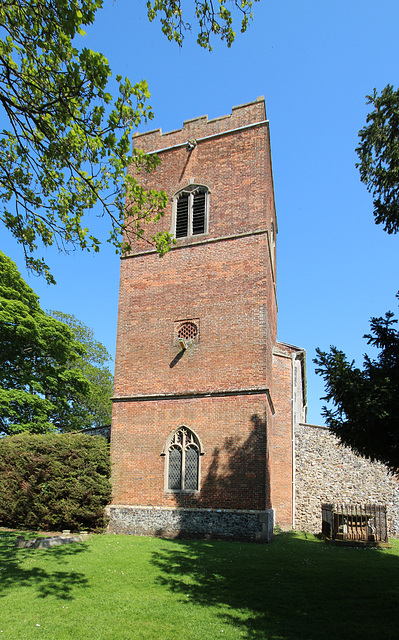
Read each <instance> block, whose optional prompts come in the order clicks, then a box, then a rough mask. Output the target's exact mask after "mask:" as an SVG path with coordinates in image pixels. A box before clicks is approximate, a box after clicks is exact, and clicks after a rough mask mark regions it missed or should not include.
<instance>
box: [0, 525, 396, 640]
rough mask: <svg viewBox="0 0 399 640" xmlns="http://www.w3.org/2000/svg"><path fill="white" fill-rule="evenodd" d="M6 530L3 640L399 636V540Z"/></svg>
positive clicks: (384, 639) (2, 544)
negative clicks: (245, 539) (42, 542)
mask: <svg viewBox="0 0 399 640" xmlns="http://www.w3.org/2000/svg"><path fill="white" fill-rule="evenodd" d="M15 536H16V534H14V533H6V532H2V533H0V562H1V564H0V640H3V639H4V640H5V639H10V640H11V639H12V640H25V639H26V640H30V639H31V638H43V639H46V640H49V639H56V640H64V639H65V640H133V639H134V640H136V639H137V640H172V639H173V640H186V639H187V640H205V639H206V640H213V639H214V638H223V639H230V640H232V639H236V638H248V639H261V638H262V639H265V640H285V639H287V640H311V639H317V640H323V639H324V638H325V639H327V638H328V640H335V639H342V638H345V639H347V638H356V640H368V639H374V638H375V639H377V638H378V640H390V639H394V640H398V638H399V540H396V541H394V542H393V544H394V546H393V548H392V549H387V550H375V549H356V548H337V547H333V546H329V545H326V544H325V543H323V542H321V541H320V540H318V539H316V538H314V537H313V536H311V535H305V534H292V533H291V534H290V533H287V534H279V535H277V536H276V537H275V539H274V540H273V542H272V543H270V544H269V545H256V544H249V543H238V542H220V541H205V540H196V541H192V540H191V541H184V540H161V539H156V538H139V537H133V536H110V535H98V536H92V537H90V538H89V540H87V541H86V542H83V543H79V544H71V545H65V546H62V547H54V548H51V549H43V550H39V549H37V550H34V549H16V548H15V546H14V539H15Z"/></svg>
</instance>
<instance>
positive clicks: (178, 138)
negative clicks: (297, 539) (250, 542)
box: [110, 98, 304, 540]
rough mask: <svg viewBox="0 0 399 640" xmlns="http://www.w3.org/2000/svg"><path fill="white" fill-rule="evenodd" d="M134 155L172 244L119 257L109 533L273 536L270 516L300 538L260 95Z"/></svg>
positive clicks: (289, 350) (289, 369) (293, 364)
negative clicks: (141, 156)
mask: <svg viewBox="0 0 399 640" xmlns="http://www.w3.org/2000/svg"><path fill="white" fill-rule="evenodd" d="M134 145H135V146H136V147H139V148H142V149H143V150H144V151H146V152H156V153H157V154H158V155H159V157H160V159H161V164H160V166H159V167H158V168H157V169H156V170H155V171H154V172H153V173H152V174H150V175H149V176H147V177H145V185H146V186H147V187H148V188H157V189H164V190H165V191H166V193H167V195H168V197H169V205H168V209H167V211H166V214H165V218H164V219H163V220H162V223H161V226H162V225H163V228H164V229H167V230H169V229H170V230H171V233H172V234H173V235H174V236H175V238H176V244H175V245H174V246H173V247H172V249H171V250H170V251H169V253H167V254H166V255H165V256H164V257H162V258H160V257H159V256H158V254H157V253H156V252H155V251H153V250H152V249H151V248H149V245H148V244H147V243H144V242H143V241H137V242H136V244H135V245H134V246H133V247H132V251H131V253H130V254H129V255H128V256H126V257H124V258H122V260H121V276H120V297H119V315H118V336H117V348H116V368H115V386H114V399H113V402H114V405H113V420H112V430H111V455H112V461H113V504H112V505H111V507H110V518H111V520H110V529H111V531H115V532H121V533H138V534H160V535H172V536H174V535H179V534H181V535H197V536H203V535H217V536H225V537H228V538H234V537H235V538H242V539H258V540H267V539H269V538H270V536H271V532H272V528H273V515H274V512H275V513H276V521H277V522H278V523H279V524H281V525H282V526H286V527H290V526H292V519H293V515H292V491H293V472H292V469H293V452H292V444H291V443H292V429H293V422H294V413H295V410H296V409H295V402H293V397H294V392H293V390H294V379H295V376H296V379H297V380H298V375H297V374H298V372H299V374H300V375H299V377H301V371H303V366H302V364H303V362H304V360H303V351H302V350H300V349H297V348H295V347H291V346H289V345H284V344H281V343H277V301H276V274H275V269H276V256H275V248H276V247H275V245H276V231H277V223H276V216H275V205H274V193H273V178H272V167H271V156H270V141H269V127H268V121H267V120H266V111H265V103H264V99H263V98H258V99H257V100H256V101H255V102H253V103H249V104H245V105H241V106H238V107H234V108H233V110H232V114H231V115H228V116H224V117H221V118H217V119H215V120H209V121H208V119H207V117H206V116H203V117H200V118H196V119H193V120H188V121H186V122H185V123H184V125H183V128H182V129H180V130H177V131H172V132H169V133H162V132H161V131H160V130H156V131H152V132H149V133H145V134H139V135H136V136H135V138H134ZM158 226H160V225H157V228H156V231H158ZM298 367H299V368H298ZM301 379H302V378H301ZM297 388H298V389H299V396H300V397H298V398H297V406H298V407H299V409H298V410H299V411H302V409H303V405H304V394H303V393H302V391H301V390H302V388H303V385H302V384H298V383H297ZM297 395H298V394H297ZM280 407H281V411H280Z"/></svg>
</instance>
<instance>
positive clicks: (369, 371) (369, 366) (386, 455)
mask: <svg viewBox="0 0 399 640" xmlns="http://www.w3.org/2000/svg"><path fill="white" fill-rule="evenodd" d="M367 99H368V104H372V105H373V107H374V109H373V111H371V112H370V113H369V114H368V116H367V125H366V126H365V127H364V128H363V129H361V131H359V137H360V144H359V146H358V147H357V149H356V151H357V154H358V156H359V159H360V162H359V163H358V164H357V165H356V166H357V167H358V168H359V171H360V178H361V180H362V182H363V183H364V184H365V185H366V186H367V189H368V190H369V191H370V192H371V193H372V195H373V203H374V216H375V222H376V224H383V225H384V230H385V231H387V233H397V232H398V231H399V90H397V91H394V89H393V87H392V86H391V85H387V86H386V87H385V89H383V91H382V92H381V95H379V94H378V93H377V91H376V90H375V89H374V93H373V95H372V96H368V97H367ZM396 324H397V320H396V319H395V318H394V314H393V313H392V312H388V313H386V314H385V317H380V318H372V319H371V333H370V334H369V335H366V336H364V337H365V338H367V341H368V344H369V345H372V346H374V347H376V348H377V349H379V353H378V356H377V358H375V359H372V358H370V357H369V356H368V355H365V356H364V363H363V369H358V368H357V367H355V364H354V362H353V361H352V362H349V361H348V360H347V358H346V356H345V354H344V353H343V352H342V351H340V350H339V349H337V348H336V347H331V348H330V351H329V352H328V353H327V352H325V351H321V350H320V349H316V353H317V357H316V358H315V360H314V362H315V364H316V365H317V367H318V368H317V369H316V373H318V374H320V375H321V376H322V377H323V378H324V382H325V389H326V396H325V397H324V398H323V399H324V400H327V402H330V403H332V406H333V408H332V409H328V408H327V407H323V415H324V417H325V419H326V422H327V425H328V426H329V427H330V429H331V430H332V431H333V432H334V433H335V434H336V435H337V436H338V437H339V439H340V441H341V442H342V443H343V444H346V445H348V446H350V447H352V448H353V449H354V450H355V451H356V452H358V453H360V454H363V455H365V456H368V457H370V458H372V459H378V460H380V461H382V462H384V463H385V464H386V465H387V466H388V467H389V468H390V469H391V470H392V471H394V472H398V471H399V332H398V330H397V329H396V327H395V325H396Z"/></svg>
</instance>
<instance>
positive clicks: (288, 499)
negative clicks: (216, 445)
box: [269, 343, 295, 529]
mask: <svg viewBox="0 0 399 640" xmlns="http://www.w3.org/2000/svg"><path fill="white" fill-rule="evenodd" d="M294 351H295V350H293V349H290V348H289V347H288V346H287V345H282V344H280V343H277V346H276V349H275V351H274V356H273V360H274V363H273V402H274V404H275V408H276V413H275V415H274V420H273V427H272V430H271V432H270V434H269V444H270V449H269V453H270V468H271V486H272V491H271V499H272V504H273V507H274V509H275V510H276V523H277V524H278V525H279V526H280V527H282V528H283V529H291V528H292V525H293V513H292V508H293V502H292V501H293V493H292V491H293V484H292V483H293V459H292V453H293V452H292V420H293V406H292V392H293V379H292V354H293V353H294Z"/></svg>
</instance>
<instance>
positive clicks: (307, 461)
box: [295, 424, 399, 537]
mask: <svg viewBox="0 0 399 640" xmlns="http://www.w3.org/2000/svg"><path fill="white" fill-rule="evenodd" d="M295 466H296V487H295V501H296V508H295V528H296V529H298V530H302V531H309V532H312V533H319V532H320V531H321V504H322V503H323V502H332V503H335V504H337V503H338V504H346V503H353V504H367V503H376V504H386V506H387V515H388V535H389V536H391V537H392V536H399V481H398V478H395V477H394V476H393V475H392V474H391V473H390V472H389V471H388V469H387V467H385V465H383V464H381V463H380V462H371V461H370V460H369V459H367V458H363V457H361V456H358V455H356V454H355V453H354V452H353V451H352V450H351V449H350V448H348V447H345V446H343V445H340V444H339V442H338V439H337V438H336V437H335V436H334V435H333V434H332V433H331V432H330V431H329V430H328V428H326V427H319V426H314V425H308V424H299V425H297V426H296V433H295Z"/></svg>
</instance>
